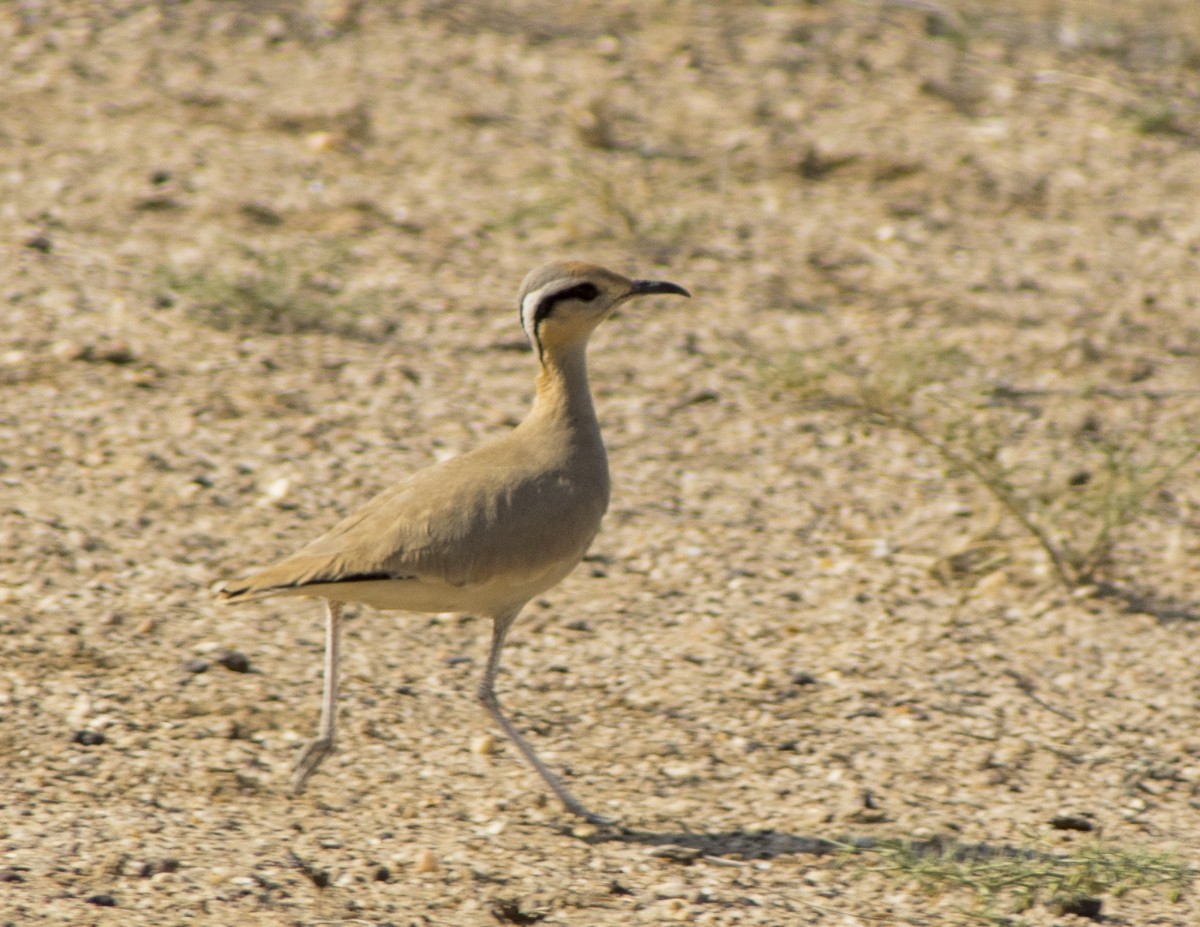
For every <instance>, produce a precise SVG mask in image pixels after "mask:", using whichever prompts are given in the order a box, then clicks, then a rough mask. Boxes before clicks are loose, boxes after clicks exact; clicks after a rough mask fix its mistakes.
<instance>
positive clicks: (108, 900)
mask: <svg viewBox="0 0 1200 927" xmlns="http://www.w3.org/2000/svg"><path fill="white" fill-rule="evenodd" d="M85 900H86V901H87V903H88V904H94V905H96V907H98V908H115V907H116V906H117V899H116V898H114V897H113V896H112V895H89V896H88V897H87V898H86V899H85Z"/></svg>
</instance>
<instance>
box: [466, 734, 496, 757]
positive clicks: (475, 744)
mask: <svg viewBox="0 0 1200 927" xmlns="http://www.w3.org/2000/svg"><path fill="white" fill-rule="evenodd" d="M471 752H472V753H474V754H475V755H476V756H491V755H492V754H493V753H495V752H496V738H495V737H493V736H492V735H491V734H482V735H480V736H479V737H476V738H475V739H474V740H472V741H471Z"/></svg>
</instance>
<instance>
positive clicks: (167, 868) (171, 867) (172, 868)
mask: <svg viewBox="0 0 1200 927" xmlns="http://www.w3.org/2000/svg"><path fill="white" fill-rule="evenodd" d="M178 870H179V860H177V859H175V857H173V856H164V857H161V858H160V859H151V860H147V861H146V862H144V863H142V865H141V867H140V868H139V869H138V875H139V876H141V877H142V878H143V879H148V878H150V877H151V876H156V875H158V874H159V873H160V872H177V871H178Z"/></svg>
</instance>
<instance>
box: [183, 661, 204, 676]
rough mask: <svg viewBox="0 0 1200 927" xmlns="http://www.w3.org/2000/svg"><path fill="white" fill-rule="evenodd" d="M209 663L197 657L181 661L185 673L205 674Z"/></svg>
mask: <svg viewBox="0 0 1200 927" xmlns="http://www.w3.org/2000/svg"><path fill="white" fill-rule="evenodd" d="M208 669H209V662H208V661H207V660H201V659H200V658H199V657H193V658H192V659H190V660H184V661H183V670H184V672H185V673H207V672H208Z"/></svg>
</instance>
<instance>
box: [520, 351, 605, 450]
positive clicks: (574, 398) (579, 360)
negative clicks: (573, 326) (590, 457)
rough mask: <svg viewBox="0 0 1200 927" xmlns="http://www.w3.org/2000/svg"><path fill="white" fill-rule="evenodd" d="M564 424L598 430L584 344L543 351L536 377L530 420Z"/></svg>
mask: <svg viewBox="0 0 1200 927" xmlns="http://www.w3.org/2000/svg"><path fill="white" fill-rule="evenodd" d="M535 417H536V418H542V417H549V418H553V419H559V420H565V421H566V422H568V423H569V424H570V425H572V426H575V427H580V426H582V427H585V428H587V427H590V428H595V429H597V430H598V429H599V427H600V425H599V422H598V421H597V419H596V410H595V407H593V405H592V393H591V390H590V389H588V375H587V342H582V343H579V344H572V345H567V346H564V347H560V348H558V349H557V350H552V351H550V350H548V351H545V352H544V353H543V355H542V369H541V371H540V372H539V373H538V377H537V397H536V398H535V399H534V401H533V411H532V413H530V418H535Z"/></svg>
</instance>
